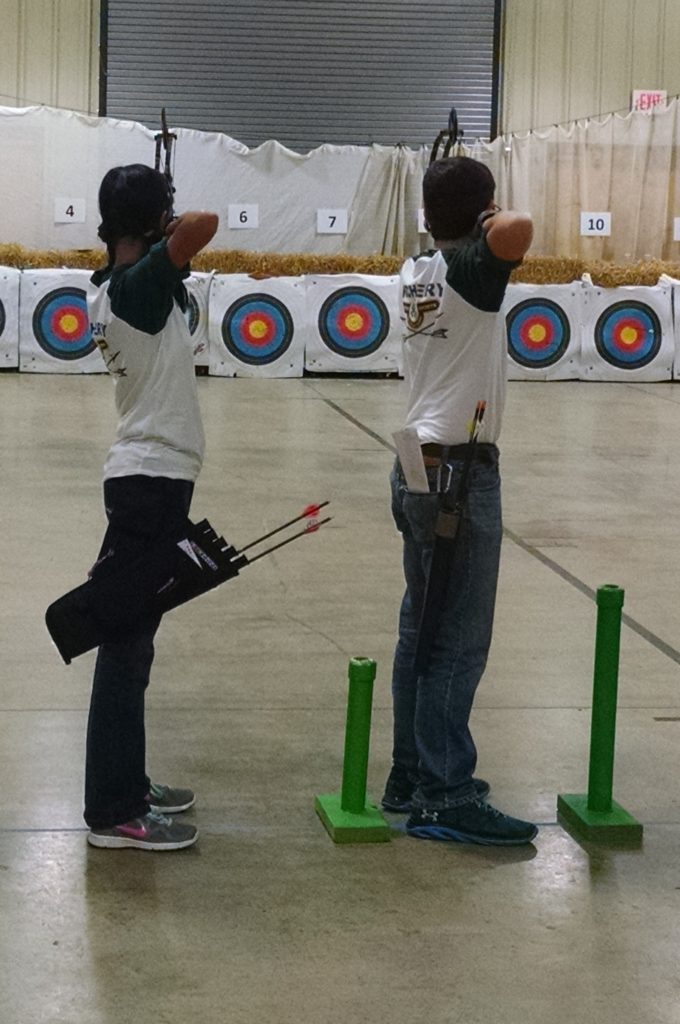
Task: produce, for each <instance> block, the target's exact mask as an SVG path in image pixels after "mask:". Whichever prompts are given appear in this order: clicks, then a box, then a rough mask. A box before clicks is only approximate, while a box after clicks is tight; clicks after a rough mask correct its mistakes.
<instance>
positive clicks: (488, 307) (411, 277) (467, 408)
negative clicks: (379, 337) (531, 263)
mask: <svg viewBox="0 0 680 1024" xmlns="http://www.w3.org/2000/svg"><path fill="white" fill-rule="evenodd" d="M517 265H518V264H517V263H509V262H507V261H506V260H500V259H498V257H496V256H494V254H493V253H492V252H491V250H490V249H489V246H488V244H487V242H486V237H485V236H484V235H482V236H481V237H477V238H472V237H470V238H468V239H463V240H461V241H460V242H458V243H457V244H456V245H454V246H452V247H451V248H445V249H442V250H438V251H437V252H435V253H434V254H428V255H425V256H419V257H418V258H417V259H415V260H414V259H409V260H407V261H406V263H405V264H404V266H403V267H402V269H401V275H400V288H401V309H402V310H403V313H402V319H403V324H404V336H403V343H404V349H403V351H404V376H405V379H406V382H407V385H408V406H407V415H406V426H411V427H415V428H416V430H417V432H418V437H419V440H420V442H421V444H424V443H425V442H428V441H429V442H437V443H438V444H443V445H446V444H448V445H454V444H464V443H465V442H466V441H467V440H468V435H469V429H470V422H471V420H472V417H473V415H474V412H475V407H476V405H477V402H478V401H480V400H481V401H485V402H486V403H487V404H486V411H485V415H484V420H483V423H482V428H481V431H480V434H479V438H478V439H479V440H480V441H488V442H496V441H497V440H498V437H499V434H500V429H501V420H502V418H503V407H504V404H505V387H506V377H507V343H506V335H505V324H504V320H503V317H502V316H501V315H500V313H499V310H500V307H501V303H502V302H503V296H504V294H505V289H506V287H507V283H508V278H509V277H510V274H511V272H512V270H513V268H514V267H516V266H517Z"/></svg>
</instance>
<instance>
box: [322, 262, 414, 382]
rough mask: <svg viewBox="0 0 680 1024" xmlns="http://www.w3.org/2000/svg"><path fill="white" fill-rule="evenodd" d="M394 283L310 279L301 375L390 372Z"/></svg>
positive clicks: (397, 339) (395, 359) (395, 357)
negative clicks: (306, 373)
mask: <svg viewBox="0 0 680 1024" xmlns="http://www.w3.org/2000/svg"><path fill="white" fill-rule="evenodd" d="M397 281H398V278H396V277H369V276H365V275H360V274H356V275H349V276H347V277H345V276H342V277H339V276H337V275H328V276H321V275H320V276H318V277H311V278H309V279H308V281H307V311H308V316H309V320H310V324H311V331H310V337H309V340H308V342H307V346H306V349H305V370H310V371H314V372H317V373H328V372H331V373H381V372H382V373H396V372H398V371H399V369H400V362H399V357H400V352H401V335H400V330H399V311H398V305H397V300H398V293H399V290H398V288H397Z"/></svg>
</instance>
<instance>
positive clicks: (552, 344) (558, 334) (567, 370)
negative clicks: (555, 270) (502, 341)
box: [502, 284, 581, 380]
mask: <svg viewBox="0 0 680 1024" xmlns="http://www.w3.org/2000/svg"><path fill="white" fill-rule="evenodd" d="M580 292H581V286H580V285H579V284H571V285H543V286H541V287H537V286H536V285H526V284H514V285H509V286H508V289H507V291H506V293H505V300H504V302H503V307H502V313H503V314H504V315H505V328H506V335H507V344H508V379H509V380H577V379H578V376H579V362H580V348H581V337H580V316H579V313H580Z"/></svg>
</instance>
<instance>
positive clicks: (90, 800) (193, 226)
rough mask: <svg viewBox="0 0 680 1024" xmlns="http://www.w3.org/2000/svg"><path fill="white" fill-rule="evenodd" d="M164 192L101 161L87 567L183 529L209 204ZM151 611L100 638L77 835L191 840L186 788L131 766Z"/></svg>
mask: <svg viewBox="0 0 680 1024" xmlns="http://www.w3.org/2000/svg"><path fill="white" fill-rule="evenodd" d="M172 206H173V190H172V186H171V184H170V182H169V181H168V179H167V178H166V177H165V175H163V174H161V173H160V172H159V171H155V170H153V169H152V168H151V167H146V166H145V165H143V164H130V165H128V166H125V167H114V168H113V169H112V170H110V171H109V172H108V173H107V174H106V175H105V176H104V179H103V180H102V183H101V187H100V190H99V207H100V213H101V218H102V220H101V225H100V227H99V236H100V238H101V239H102V240H103V241H104V242H105V243H106V247H107V252H108V264H107V266H106V267H105V268H104V269H103V270H99V271H97V272H96V273H95V274H93V275H92V278H91V284H92V287H91V289H90V292H89V294H88V309H89V313H90V320H91V326H92V335H93V338H94V340H95V342H96V344H97V345H98V347H99V349H100V351H101V353H102V356H103V358H104V362H105V363H106V366H107V368H108V370H109V372H110V373H111V375H112V376H113V378H114V380H115V401H116V409H117V411H118V416H119V423H118V430H117V432H116V438H115V441H114V443H113V445H112V447H111V449H110V450H109V453H108V456H107V458H106V462H105V465H104V506H105V509H106V516H107V519H108V528H107V530H106V534H105V536H104V540H103V543H102V546H101V550H100V552H99V557H98V559H97V562H96V563H95V566H94V568H93V570H92V572H91V575H93V576H96V575H97V574H104V573H107V572H109V571H112V570H115V569H119V568H121V567H124V566H126V565H128V564H130V565H134V563H135V561H136V559H137V558H139V556H140V555H141V554H143V553H144V552H145V551H146V550H147V549H148V548H149V547H151V546H152V545H153V544H155V543H157V542H159V541H162V540H163V539H164V538H169V539H174V538H175V537H178V536H180V535H181V536H183V535H184V533H183V531H184V530H185V527H186V522H187V517H188V514H189V507H190V503H191V497H192V493H193V489H194V482H195V480H196V477H197V476H198V473H199V470H200V468H201V463H202V460H203V449H204V437H203V426H202V422H201V414H200V409H199V406H198V394H197V389H196V379H195V370H194V358H193V347H192V342H191V335H190V333H189V328H188V325H187V322H186V319H185V316H184V310H185V309H186V306H187V293H186V289H185V287H184V284H183V280H184V279H185V278H186V277H188V275H189V261H190V260H191V258H192V257H193V256H194V255H195V254H196V253H197V252H199V250H200V249H202V248H203V247H204V246H205V245H207V243H208V242H209V241H210V239H211V238H212V237H213V235H214V234H215V231H216V230H217V225H218V219H217V216H216V215H215V214H213V213H204V212H191V213H184V214H182V215H181V216H179V217H175V216H174V215H173V212H172ZM159 622H160V616H158V617H154V618H151V619H145V620H144V621H142V622H139V625H138V629H137V630H136V631H134V632H132V633H126V634H125V635H124V636H121V637H120V638H119V639H117V641H116V642H110V643H109V642H107V643H104V644H102V645H101V647H100V648H99V652H98V655H97V663H96V667H95V672H94V681H93V686H92V698H91V702H90V714H89V720H88V729H87V752H86V766H85V821H86V822H87V824H88V825H89V827H90V832H89V834H88V842H89V843H91V844H92V845H93V846H103V847H108V848H120V847H126V846H131V847H137V848H139V849H143V850H176V849H181V848H182V847H185V846H190V845H191V844H192V843H194V842H195V841H196V839H197V837H198V831H197V829H196V828H195V826H194V825H189V824H182V823H180V822H177V821H175V820H174V819H173V818H171V817H168V815H169V814H173V813H178V812H180V811H184V810H187V809H188V808H189V807H191V806H192V805H193V803H194V794H193V793H192V791H191V790H189V789H174V788H170V787H169V786H165V785H159V784H156V783H153V782H151V780H150V779H149V776H148V775H147V772H146V765H145V728H144V695H145V690H146V687H147V685H148V682H149V673H150V670H151V664H152V661H153V657H154V636H155V633H156V630H157V628H158V625H159Z"/></svg>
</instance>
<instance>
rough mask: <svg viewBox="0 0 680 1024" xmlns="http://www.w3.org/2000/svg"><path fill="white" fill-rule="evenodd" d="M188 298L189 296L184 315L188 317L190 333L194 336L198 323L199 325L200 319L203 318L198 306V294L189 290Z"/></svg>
mask: <svg viewBox="0 0 680 1024" xmlns="http://www.w3.org/2000/svg"><path fill="white" fill-rule="evenodd" d="M188 298H189V301H188V303H187V308H186V313H185V314H184V315H185V316H186V319H187V324H188V327H189V334H190V335H191V337H192V338H193V336H194V334H195V333H196V331H197V330H198V325H199V322H200V319H201V313H200V310H199V308H198V302H197V301H196V296H195V295H192V294H191V292H189V293H188Z"/></svg>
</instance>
